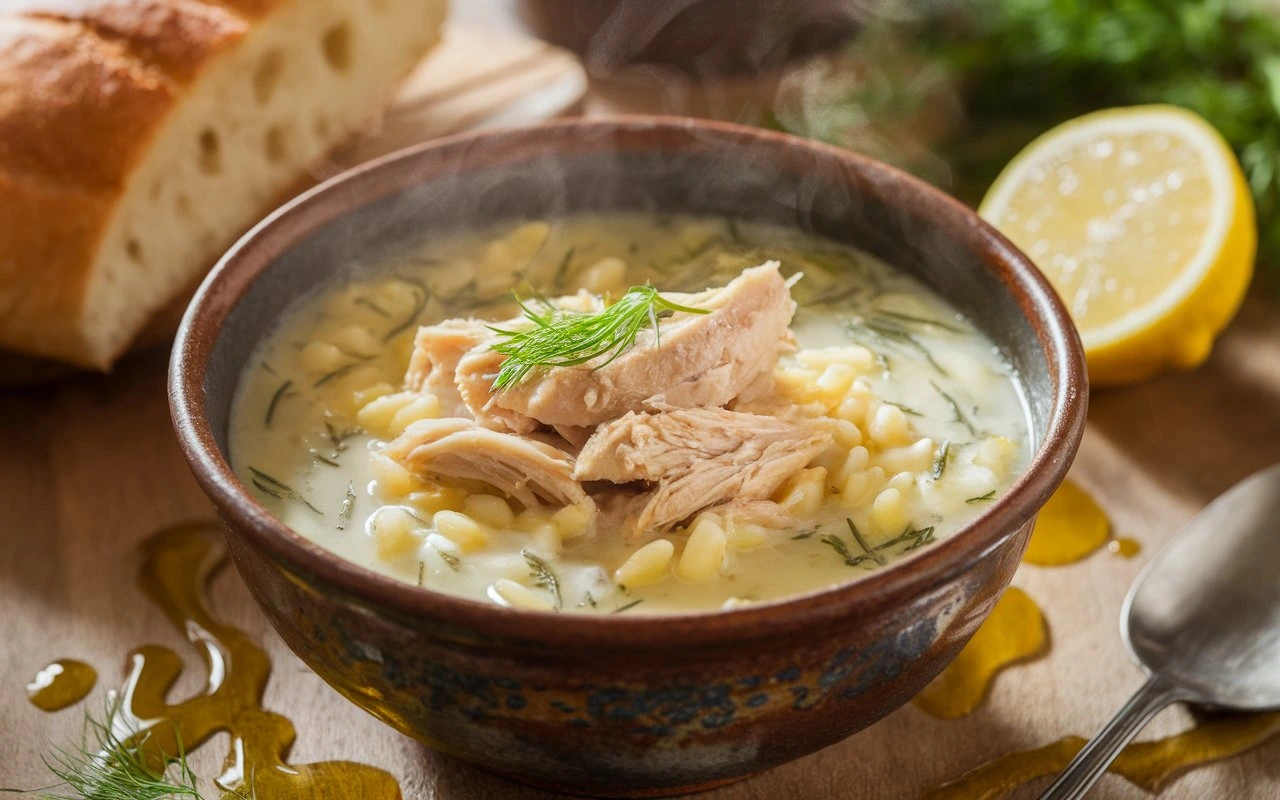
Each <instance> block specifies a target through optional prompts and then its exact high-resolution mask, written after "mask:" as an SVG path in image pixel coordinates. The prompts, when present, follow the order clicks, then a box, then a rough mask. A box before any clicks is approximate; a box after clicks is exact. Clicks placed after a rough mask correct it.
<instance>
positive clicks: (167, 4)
mask: <svg viewBox="0 0 1280 800" xmlns="http://www.w3.org/2000/svg"><path fill="white" fill-rule="evenodd" d="M248 27H249V21H248V20H246V19H244V18H242V17H239V16H236V15H235V14H234V13H232V11H231V10H230V9H228V8H220V7H218V6H213V5H208V4H205V3H199V2H192V1H191V0H141V1H140V2H132V0H108V1H106V2H97V1H94V0H88V1H86V0H76V2H47V1H46V2H44V3H27V4H25V6H24V7H23V8H22V10H21V11H18V12H16V13H14V12H10V13H6V14H5V15H3V16H0V346H3V347H5V348H9V349H13V350H18V351H21V352H27V353H32V354H37V355H46V356H53V357H59V358H64V359H68V360H71V361H75V362H78V363H81V364H83V365H86V366H95V367H104V366H106V365H104V364H101V363H98V359H97V358H96V357H95V356H94V355H93V354H92V352H91V348H90V347H89V344H88V343H87V342H84V341H83V338H82V335H81V331H80V330H79V328H78V326H74V325H69V324H68V320H72V319H77V318H79V317H80V316H81V315H82V304H83V302H84V299H85V290H86V288H87V285H88V280H89V277H90V276H89V270H90V269H91V267H92V266H93V264H94V260H95V256H96V254H97V252H98V248H99V246H100V244H101V242H102V238H103V235H104V234H105V232H106V230H107V228H108V226H109V223H110V222H111V219H112V216H113V214H114V212H115V210H116V207H117V206H118V204H119V203H120V201H121V199H122V198H123V196H124V193H125V190H126V188H127V184H128V178H129V176H130V174H131V173H132V172H133V170H134V169H135V167H136V166H137V164H138V162H139V161H140V159H142V158H143V157H144V156H145V155H146V153H147V149H148V147H149V146H150V144H151V141H152V138H153V137H154V135H155V133H156V132H157V131H158V130H159V129H160V128H161V126H162V125H163V124H164V121H165V119H166V117H167V116H168V114H169V113H170V112H171V111H172V110H173V108H174V107H175V106H176V105H177V103H178V101H179V100H180V97H181V92H182V88H183V84H185V83H187V82H190V81H191V80H192V79H193V78H194V77H195V76H196V75H197V74H198V73H199V71H200V68H201V67H202V65H204V64H207V63H208V62H209V60H210V59H211V58H212V57H213V56H214V55H216V54H217V53H218V52H220V51H221V50H223V49H224V48H226V47H228V46H230V45H232V44H234V42H235V41H237V40H238V39H239V38H240V37H241V36H243V35H244V32H245V31H246V30H247V29H248Z"/></svg>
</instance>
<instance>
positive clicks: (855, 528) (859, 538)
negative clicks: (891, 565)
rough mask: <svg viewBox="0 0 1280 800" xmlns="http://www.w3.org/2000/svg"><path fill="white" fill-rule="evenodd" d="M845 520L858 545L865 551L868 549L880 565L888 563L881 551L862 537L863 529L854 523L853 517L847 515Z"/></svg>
mask: <svg viewBox="0 0 1280 800" xmlns="http://www.w3.org/2000/svg"><path fill="white" fill-rule="evenodd" d="M844 521H845V523H846V524H847V525H848V526H849V533H850V534H852V535H853V540H854V541H855V542H857V543H858V547H861V548H862V549H863V550H864V551H866V553H867V555H869V556H871V557H872V558H874V559H875V562H876V563H877V564H879V565H880V566H882V567H883V566H884V565H885V564H886V563H888V562H886V561H885V559H884V556H882V555H880V553H878V552H877V551H876V550H875V549H874V548H872V547H871V546H870V545H868V544H867V540H866V539H864V538H862V531H860V530H858V526H857V525H854V524H853V519H852V518H850V517H845V518H844Z"/></svg>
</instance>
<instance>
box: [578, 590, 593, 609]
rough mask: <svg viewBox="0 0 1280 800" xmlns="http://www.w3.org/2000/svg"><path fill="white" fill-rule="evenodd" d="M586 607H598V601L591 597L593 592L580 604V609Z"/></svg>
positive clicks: (586, 595) (587, 594)
mask: <svg viewBox="0 0 1280 800" xmlns="http://www.w3.org/2000/svg"><path fill="white" fill-rule="evenodd" d="M584 605H588V606H591V607H592V608H596V607H597V603H596V599H595V598H594V597H592V596H591V592H586V594H585V596H584V597H583V598H582V602H580V603H578V608H582V607H583V606H584Z"/></svg>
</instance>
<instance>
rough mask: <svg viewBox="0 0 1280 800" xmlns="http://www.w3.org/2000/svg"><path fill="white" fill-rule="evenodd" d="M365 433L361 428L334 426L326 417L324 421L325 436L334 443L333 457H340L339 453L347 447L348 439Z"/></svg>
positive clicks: (330, 442)
mask: <svg viewBox="0 0 1280 800" xmlns="http://www.w3.org/2000/svg"><path fill="white" fill-rule="evenodd" d="M362 433H364V431H362V430H361V429H360V428H347V429H346V430H342V431H340V430H338V429H337V428H335V427H333V423H332V422H331V421H330V420H328V419H326V420H325V421H324V438H325V439H328V440H329V444H331V445H333V458H337V457H338V453H341V452H342V451H343V450H346V449H347V440H348V439H350V438H351V437H352V436H359V435H360V434H362Z"/></svg>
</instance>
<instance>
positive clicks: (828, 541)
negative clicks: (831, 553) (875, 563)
mask: <svg viewBox="0 0 1280 800" xmlns="http://www.w3.org/2000/svg"><path fill="white" fill-rule="evenodd" d="M819 541H821V542H822V543H823V544H825V545H827V546H828V547H830V548H831V549H832V550H835V551H836V555H838V556H840V557H841V558H842V559H844V563H845V564H846V565H848V566H850V567H856V566H858V565H860V564H861V563H862V562H864V561H867V560H869V559H870V558H871V557H870V556H855V555H854V554H853V553H850V552H849V545H847V544H845V543H844V542H843V541H841V539H840V537H838V536H833V535H832V534H827V535H826V536H823V537H822V538H821V539H820V540H819Z"/></svg>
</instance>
